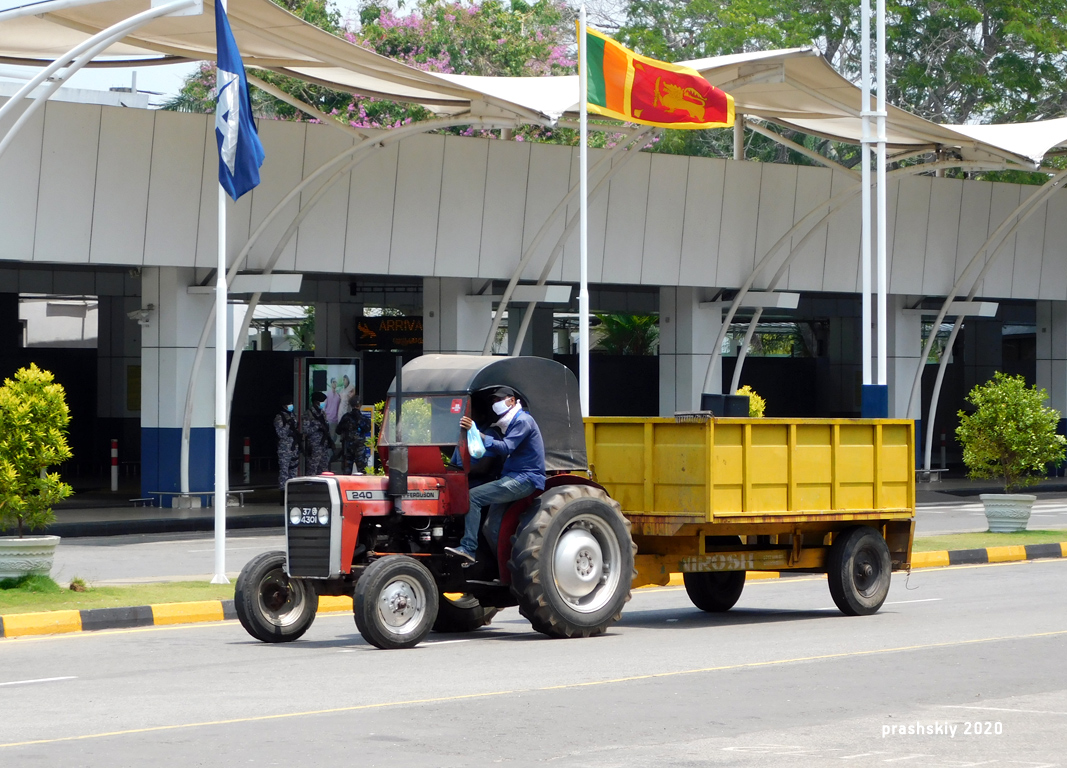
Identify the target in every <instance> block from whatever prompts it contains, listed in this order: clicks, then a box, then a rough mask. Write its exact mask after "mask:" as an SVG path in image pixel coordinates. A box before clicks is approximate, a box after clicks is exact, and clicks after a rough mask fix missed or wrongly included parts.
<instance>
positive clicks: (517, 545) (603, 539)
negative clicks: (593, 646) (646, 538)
mask: <svg viewBox="0 0 1067 768" xmlns="http://www.w3.org/2000/svg"><path fill="white" fill-rule="evenodd" d="M636 550H637V547H636V546H635V545H634V543H633V540H632V539H631V538H630V522H629V521H628V520H627V519H626V518H624V517H623V516H622V513H621V512H620V510H619V504H618V502H616V501H614V500H613V499H612V498H611V497H610V496H608V495H607V494H606V493H605V492H604V491H602V490H601V489H599V488H595V487H593V486H587V485H564V486H560V487H558V488H553V489H552V490H550V491H547V492H546V493H545V494H543V495H542V496H541V498H540V508H539V509H538V511H537V512H536V513H535V514H534V516H533V518H532V519H531V520H530V522H529V523H528V524H527V525H526V526H525V527H524V528H522V529H521V530H520V531H519V532H518V534H517V535H516V537H515V541H514V546H513V548H512V556H511V560H510V561H509V562H508V568H509V569H510V571H511V591H512V594H514V596H515V598H516V599H517V600H518V603H519V613H521V614H522V615H523V616H525V617H526V618H527V619H529V620H530V624H531V625H532V626H533V628H534V629H536V630H537V631H538V632H541V633H543V634H546V635H549V636H551V637H589V636H591V635H599V634H601V633H602V632H604V630H606V629H607V628H608V626H610V625H611V624H613V623H614V622H616V621H618V620H619V618H620V616H622V607H623V605H625V604H626V602H627V601H628V600H629V599H630V584H631V583H632V582H633V578H634V576H635V575H636V573H635V571H634V554H635V552H636Z"/></svg>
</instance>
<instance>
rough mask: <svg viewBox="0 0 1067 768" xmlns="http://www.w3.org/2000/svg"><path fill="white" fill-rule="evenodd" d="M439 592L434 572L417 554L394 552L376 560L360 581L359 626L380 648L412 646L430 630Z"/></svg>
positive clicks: (356, 608) (354, 600) (355, 603)
mask: <svg viewBox="0 0 1067 768" xmlns="http://www.w3.org/2000/svg"><path fill="white" fill-rule="evenodd" d="M437 595H438V589H437V583H436V582H435V581H434V578H433V574H432V573H430V571H429V570H428V569H427V568H426V567H425V566H423V565H422V564H421V563H419V562H418V561H416V560H415V558H413V557H405V556H403V555H390V556H388V557H383V558H381V559H379V560H375V561H374V562H373V563H371V564H370V565H368V566H367V569H366V570H365V571H363V575H362V576H360V577H359V581H357V582H356V593H355V595H354V596H353V598H352V610H353V613H354V614H355V618H356V627H357V628H358V629H359V633H360V634H361V635H363V639H364V640H366V641H367V642H368V643H370V644H371V645H373V646H375V647H376V648H383V649H386V650H390V649H395V648H411V647H413V646H416V645H418V644H419V643H421V642H422V641H423V640H424V639H425V638H426V635H428V634H429V633H430V628H431V627H432V626H433V623H434V620H435V619H436V618H437V608H438V597H437Z"/></svg>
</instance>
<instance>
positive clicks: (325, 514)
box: [319, 507, 330, 525]
mask: <svg viewBox="0 0 1067 768" xmlns="http://www.w3.org/2000/svg"><path fill="white" fill-rule="evenodd" d="M319 522H320V523H322V524H323V525H326V523H328V522H330V510H328V509H326V507H319Z"/></svg>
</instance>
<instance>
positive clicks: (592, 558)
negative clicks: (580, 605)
mask: <svg viewBox="0 0 1067 768" xmlns="http://www.w3.org/2000/svg"><path fill="white" fill-rule="evenodd" d="M554 560H555V562H554V565H555V571H556V584H557V585H558V586H559V590H560V592H561V593H562V594H563V596H564V597H565V598H567V599H569V600H578V599H581V598H583V597H585V596H586V595H588V594H589V593H590V592H592V591H593V590H594V589H595V588H596V586H597V584H598V583H599V582H600V579H601V577H602V576H603V574H604V565H605V563H604V552H603V550H602V549H601V547H600V542H598V541H597V540H596V537H594V536H593V534H592V533H590V532H589V531H588V530H586V529H585V528H577V527H575V528H571V529H570V530H568V531H566V532H565V533H564V534H563V535H562V536H561V537H560V539H559V544H558V545H557V546H556V556H555V558H554Z"/></svg>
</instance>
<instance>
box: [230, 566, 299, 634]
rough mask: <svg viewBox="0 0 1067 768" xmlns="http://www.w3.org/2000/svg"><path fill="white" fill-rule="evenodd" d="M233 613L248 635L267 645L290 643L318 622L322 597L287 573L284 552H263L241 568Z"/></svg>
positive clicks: (235, 589)
mask: <svg viewBox="0 0 1067 768" xmlns="http://www.w3.org/2000/svg"><path fill="white" fill-rule="evenodd" d="M233 605H234V610H235V611H236V613H237V619H238V620H239V621H240V622H241V626H242V627H244V628H245V630H246V631H247V632H248V634H250V635H252V637H254V638H256V639H257V640H262V641H263V642H265V643H290V642H292V641H293V640H296V639H297V638H299V637H300V636H301V635H303V634H304V633H305V632H307V631H308V627H310V626H311V624H312V622H314V621H315V614H316V612H317V611H318V609H319V596H318V595H317V594H316V593H315V590H314V589H312V588H311V586H310V585H309V584H308V583H307V582H306V581H304V580H303V579H294V578H291V577H290V576H289V575H288V574H287V573H286V572H285V553H284V552H264V553H263V554H261V555H257V556H256V557H254V558H252V560H250V561H249V562H248V564H247V565H245V567H244V568H242V569H241V575H240V576H238V577H237V584H236V585H235V587H234V595H233Z"/></svg>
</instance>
